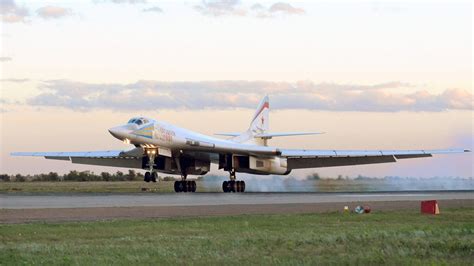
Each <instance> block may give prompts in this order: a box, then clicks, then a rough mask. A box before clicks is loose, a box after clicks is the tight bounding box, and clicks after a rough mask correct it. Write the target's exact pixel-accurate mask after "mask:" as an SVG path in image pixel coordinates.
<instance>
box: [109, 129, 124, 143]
mask: <svg viewBox="0 0 474 266" xmlns="http://www.w3.org/2000/svg"><path fill="white" fill-rule="evenodd" d="M109 132H110V134H111V135H112V136H114V137H116V138H118V139H120V140H123V139H124V138H125V134H124V133H125V132H124V130H123V128H121V127H113V128H110V129H109Z"/></svg>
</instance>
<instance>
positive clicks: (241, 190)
mask: <svg viewBox="0 0 474 266" xmlns="http://www.w3.org/2000/svg"><path fill="white" fill-rule="evenodd" d="M240 192H245V181H243V180H242V181H240Z"/></svg>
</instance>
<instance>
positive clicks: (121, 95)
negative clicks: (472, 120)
mask: <svg viewBox="0 0 474 266" xmlns="http://www.w3.org/2000/svg"><path fill="white" fill-rule="evenodd" d="M407 86H410V85H409V84H406V83H402V82H387V83H382V84H375V85H353V84H349V85H345V84H335V83H318V84H315V83H313V82H310V81H300V82H296V83H289V82H267V81H200V82H163V81H152V80H141V81H138V82H135V83H129V84H114V83H109V84H107V83H106V84H99V83H84V82H76V81H70V80H50V81H45V82H44V83H42V85H41V86H40V90H42V92H41V93H40V94H39V95H36V96H34V97H32V98H30V99H28V100H27V103H28V104H30V105H34V106H45V107H48V106H53V107H63V108H69V109H73V110H82V111H87V110H91V109H113V110H123V111H129V110H155V109H192V110H198V109H228V108H254V107H255V106H256V105H257V103H258V101H259V100H260V98H261V97H262V96H263V95H266V94H268V95H270V97H271V103H272V107H274V108H276V109H308V110H326V111H367V112H397V111H444V110H447V109H458V110H471V109H472V108H473V100H472V99H473V98H472V93H471V92H470V91H467V90H462V89H447V90H445V91H444V92H442V93H440V94H434V93H429V92H428V91H426V90H420V91H415V92H410V93H404V92H402V91H403V90H398V89H402V88H403V87H407ZM393 91H395V92H393Z"/></svg>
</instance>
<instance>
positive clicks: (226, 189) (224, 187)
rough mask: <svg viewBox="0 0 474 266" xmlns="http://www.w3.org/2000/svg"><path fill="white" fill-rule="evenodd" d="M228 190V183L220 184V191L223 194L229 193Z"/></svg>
mask: <svg viewBox="0 0 474 266" xmlns="http://www.w3.org/2000/svg"><path fill="white" fill-rule="evenodd" d="M228 188H229V183H228V182H227V181H224V182H222V191H224V193H227V192H229V189H228Z"/></svg>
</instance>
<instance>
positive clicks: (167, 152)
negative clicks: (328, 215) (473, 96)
mask: <svg viewBox="0 0 474 266" xmlns="http://www.w3.org/2000/svg"><path fill="white" fill-rule="evenodd" d="M269 111H270V105H269V101H268V96H265V97H264V98H263V99H262V101H261V102H260V104H259V105H258V108H257V110H256V112H255V114H254V116H253V117H252V120H251V122H250V127H249V128H248V129H247V131H245V132H243V133H217V134H216V135H223V136H228V137H230V138H229V139H219V138H214V137H210V136H206V135H203V134H199V133H196V132H193V131H190V130H187V129H184V128H180V127H177V126H174V125H171V124H168V123H166V122H163V121H156V120H153V119H149V118H145V117H136V118H132V119H130V121H128V123H127V124H125V125H121V126H117V127H113V128H111V129H109V132H110V134H112V135H113V136H114V137H116V138H117V139H119V140H121V141H123V142H125V143H127V144H132V145H134V148H133V149H131V150H125V151H123V150H117V151H88V152H15V153H12V154H11V155H13V156H41V157H45V158H46V159H56V160H65V161H71V162H72V163H78V164H88V165H101V166H113V167H126V168H138V169H146V170H148V171H147V172H146V173H145V176H144V181H145V182H156V181H157V178H158V175H157V172H161V173H167V174H178V175H181V180H180V181H176V182H175V184H174V189H175V191H176V192H195V191H196V182H195V181H190V180H187V179H186V177H187V176H188V175H204V174H206V173H207V172H209V170H210V166H211V163H215V164H218V165H219V169H224V170H225V171H228V172H229V179H230V180H229V181H224V182H223V183H222V190H223V191H224V192H244V191H245V182H244V181H237V180H236V173H237V172H241V173H250V174H257V175H269V174H276V175H287V174H289V173H290V172H291V171H292V170H293V169H302V168H317V167H330V166H345V165H359V164H375V163H391V162H396V161H397V160H399V159H411V158H421V157H431V156H432V154H448V153H462V152H469V150H463V149H446V150H371V151H368V150H305V149H280V148H277V147H271V146H268V145H267V141H268V140H269V139H271V138H274V137H283V136H298V135H313V134H321V133H318V132H282V133H275V132H274V133H272V132H269V131H268V128H269Z"/></svg>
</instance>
